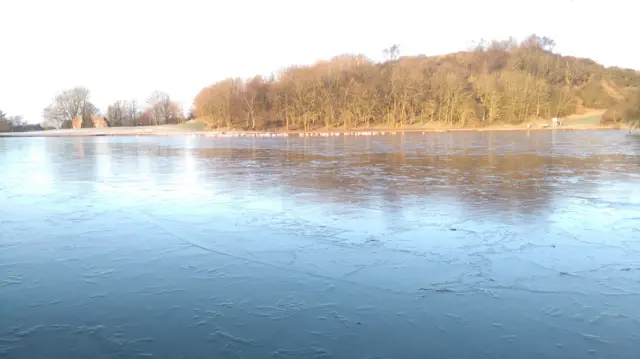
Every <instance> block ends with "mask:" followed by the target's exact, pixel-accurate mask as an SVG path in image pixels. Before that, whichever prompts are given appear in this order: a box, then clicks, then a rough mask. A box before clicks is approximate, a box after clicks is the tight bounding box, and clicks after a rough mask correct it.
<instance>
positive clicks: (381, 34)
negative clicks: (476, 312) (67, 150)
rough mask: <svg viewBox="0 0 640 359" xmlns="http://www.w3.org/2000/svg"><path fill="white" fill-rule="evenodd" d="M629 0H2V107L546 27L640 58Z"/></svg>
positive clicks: (37, 106) (412, 51) (181, 84)
mask: <svg viewBox="0 0 640 359" xmlns="http://www.w3.org/2000/svg"><path fill="white" fill-rule="evenodd" d="M634 3H635V1H634V0H608V1H592V0H530V1H516V0H510V1H509V0H482V1H478V0H445V1H441V0H438V1H427V0H423V1H417V0H413V1H409V0H393V1H388V0H387V1H381V0H339V1H338V0H321V1H320V0H317V1H304V0H297V1H294V0H227V1H213V0H211V1H204V0H109V1H107V0H100V1H98V0H0V109H2V110H3V111H4V112H6V113H7V114H8V115H23V116H24V117H25V119H26V120H28V121H29V122H40V121H41V120H42V110H43V108H44V107H45V106H47V105H48V104H49V103H50V102H51V99H52V98H53V97H54V96H55V94H56V93H57V92H59V91H60V90H63V89H67V88H71V87H74V86H85V87H87V88H89V89H90V90H91V94H92V95H91V98H92V101H93V102H94V103H95V104H96V105H97V106H98V107H99V108H100V110H101V111H103V112H104V111H106V108H107V105H108V104H109V103H111V102H113V101H115V100H129V99H137V100H139V101H144V100H145V99H146V98H147V96H148V95H149V94H150V93H151V92H152V91H153V90H162V91H165V92H167V93H169V94H170V95H171V96H172V98H174V99H175V100H177V101H178V102H180V103H182V104H183V106H184V108H185V111H186V110H188V109H189V107H190V105H191V103H192V101H193V98H194V96H195V95H196V94H197V93H198V91H199V90H200V89H202V88H203V87H205V86H208V85H210V84H211V83H213V82H214V81H218V80H221V79H224V78H227V77H243V78H245V77H249V76H252V75H255V74H264V75H268V74H270V73H271V72H274V71H277V70H279V69H280V68H283V67H286V66H289V65H292V64H308V63H313V62H315V61H317V60H321V59H329V58H331V57H333V56H334V55H338V54H342V53H362V54H364V55H366V56H369V57H371V58H373V59H380V58H381V56H382V50H383V49H384V48H385V47H388V46H390V45H392V44H394V43H397V44H399V45H400V52H401V55H416V54H427V55H435V54H442V53H447V52H453V51H458V50H464V49H467V48H468V47H469V46H470V45H471V44H472V42H473V41H474V40H479V39H481V38H485V39H493V38H497V39H505V38H507V37H509V36H515V37H516V38H518V39H522V38H523V37H524V36H526V35H529V34H531V33H536V34H538V35H544V36H549V37H551V38H553V39H554V40H556V43H557V44H558V45H557V47H556V50H557V51H559V52H561V53H563V54H571V55H575V56H583V57H591V58H593V59H595V60H596V61H598V62H601V63H603V64H605V65H608V66H612V65H617V66H622V67H630V68H635V69H640V50H638V47H637V38H636V35H635V34H637V33H638V30H637V26H636V25H635V20H636V14H637V12H638V10H640V5H635V4H634Z"/></svg>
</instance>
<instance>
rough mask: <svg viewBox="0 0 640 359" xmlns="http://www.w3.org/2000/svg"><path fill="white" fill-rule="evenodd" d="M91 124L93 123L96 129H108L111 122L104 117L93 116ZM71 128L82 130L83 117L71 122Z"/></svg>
mask: <svg viewBox="0 0 640 359" xmlns="http://www.w3.org/2000/svg"><path fill="white" fill-rule="evenodd" d="M91 122H93V127H94V128H107V127H109V122H107V119H106V118H104V117H102V116H94V115H91ZM71 127H72V128H74V129H77V128H82V116H78V117H76V118H74V119H73V120H72V121H71Z"/></svg>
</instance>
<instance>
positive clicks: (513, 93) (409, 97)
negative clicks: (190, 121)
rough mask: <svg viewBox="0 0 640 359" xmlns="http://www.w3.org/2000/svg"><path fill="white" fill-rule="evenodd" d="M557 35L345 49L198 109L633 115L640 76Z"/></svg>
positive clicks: (364, 121) (254, 120)
mask: <svg viewBox="0 0 640 359" xmlns="http://www.w3.org/2000/svg"><path fill="white" fill-rule="evenodd" d="M554 47H555V42H554V41H553V40H552V39H549V38H547V37H540V36H537V35H531V36H529V37H527V38H526V39H524V40H523V41H521V42H517V41H516V40H515V39H513V38H510V39H508V40H504V41H491V42H484V41H481V42H480V43H479V44H478V45H477V46H476V47H475V48H473V49H472V50H470V51H464V52H458V53H454V54H449V55H443V56H413V57H400V56H399V47H398V46H397V45H394V46H392V47H390V48H388V49H386V50H385V52H384V53H385V55H386V58H385V60H384V61H381V62H374V61H372V60H370V59H368V58H366V57H365V56H362V55H349V54H347V55H341V56H337V57H334V58H333V59H331V60H329V61H321V62H318V63H316V64H313V65H309V66H291V67H288V68H285V69H283V70H282V71H279V72H278V73H276V74H273V75H271V76H269V77H263V76H256V77H253V78H251V79H248V80H242V79H238V78H230V79H226V80H223V81H220V82H217V83H214V84H213V85H211V86H209V87H206V88H204V89H202V90H201V91H200V93H199V94H198V95H197V96H196V98H195V101H194V110H195V115H196V116H197V117H199V118H201V119H203V120H205V121H206V122H207V123H208V124H209V126H210V127H211V128H215V129H220V128H236V129H275V128H284V129H287V130H312V129H319V128H344V129H357V128H368V127H373V126H384V127H387V128H402V127H410V126H418V125H428V124H431V123H439V124H447V125H459V126H469V125H473V126H485V125H491V124H494V123H514V124H517V123H522V122H525V121H529V120H532V119H537V118H547V119H548V118H551V117H561V116H565V115H569V114H573V113H576V112H577V111H580V110H581V109H585V108H588V109H615V108H617V107H620V109H619V110H618V111H617V112H615V116H614V117H612V116H609V115H607V116H605V117H603V118H604V119H605V120H606V121H614V122H622V121H625V120H629V119H630V117H632V116H634V113H632V112H633V111H631V110H630V108H637V107H634V106H637V105H638V104H640V101H639V102H638V103H634V100H633V99H635V98H636V97H637V96H638V95H637V94H638V89H639V88H640V75H639V74H638V73H637V72H636V71H634V70H629V69H621V68H617V67H612V68H605V67H604V66H602V65H600V64H598V63H596V62H595V61H592V60H589V59H583V58H576V57H572V56H562V55H560V54H557V53H555V52H554Z"/></svg>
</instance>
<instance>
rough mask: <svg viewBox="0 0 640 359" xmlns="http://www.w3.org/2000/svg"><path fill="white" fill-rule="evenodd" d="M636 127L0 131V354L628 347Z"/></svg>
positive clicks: (634, 319) (315, 354)
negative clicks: (164, 133)
mask: <svg viewBox="0 0 640 359" xmlns="http://www.w3.org/2000/svg"><path fill="white" fill-rule="evenodd" d="M638 353H640V138H638V137H633V136H630V135H628V134H626V133H625V132H617V131H602V132H597V131H593V132H592V131H589V132H573V131H558V132H552V131H544V132H531V133H526V132H511V131H509V132H475V133H474V132H468V133H440V134H435V133H434V134H405V135H401V134H397V135H389V136H372V137H369V136H358V137H352V136H347V137H344V136H341V137H328V138H323V137H316V138H298V137H289V138H277V139H276V138H274V139H267V138H264V139H252V138H213V139H212V138H201V137H93V138H91V137H85V138H0V357H7V358H65V359H66V358H96V359H99V358H144V357H153V358H187V359H192V358H345V359H356V358H371V359H373V358H389V359H398V358H448V359H453V358H461V359H462V358H464V359H466V358H508V359H515V358H517V359H529V358H559V359H573V358H575V359H578V358H580V359H583V358H607V359H615V358H624V359H628V358H633V357H636V356H637V355H638Z"/></svg>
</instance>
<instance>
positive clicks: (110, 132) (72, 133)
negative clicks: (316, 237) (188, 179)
mask: <svg viewBox="0 0 640 359" xmlns="http://www.w3.org/2000/svg"><path fill="white" fill-rule="evenodd" d="M602 130H624V129H622V128H620V127H613V126H593V125H592V126H563V127H556V128H552V127H532V128H527V127H510V126H489V127H476V128H474V127H462V128H456V127H451V128H447V127H443V128H395V129H389V128H368V129H347V130H344V129H317V130H312V131H300V130H288V131H287V130H275V131H251V130H205V131H203V130H200V131H188V130H180V129H171V128H166V127H165V128H162V127H155V126H145V127H109V128H100V129H93V128H92V129H67V130H47V131H34V132H6V133H0V137H7V138H8V137H13V138H15V137H106V136H109V137H112V136H122V137H125V136H127V137H131V136H201V137H287V136H297V137H316V136H319V137H326V136H341V135H351V136H376V135H387V134H398V133H422V134H427V133H446V132H503V131H602Z"/></svg>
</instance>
